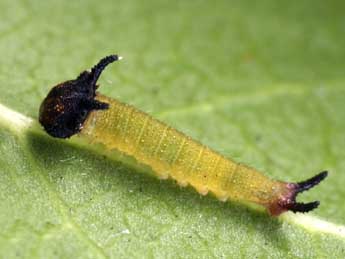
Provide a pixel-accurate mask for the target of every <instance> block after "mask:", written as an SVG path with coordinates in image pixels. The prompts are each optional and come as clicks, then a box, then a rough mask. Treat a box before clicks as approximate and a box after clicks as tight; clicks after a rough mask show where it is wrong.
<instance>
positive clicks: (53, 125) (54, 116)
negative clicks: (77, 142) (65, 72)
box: [39, 55, 121, 138]
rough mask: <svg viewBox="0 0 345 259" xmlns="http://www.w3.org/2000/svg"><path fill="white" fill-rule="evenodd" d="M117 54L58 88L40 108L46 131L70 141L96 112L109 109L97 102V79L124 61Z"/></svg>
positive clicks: (41, 119)
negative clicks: (111, 67) (109, 68)
mask: <svg viewBox="0 0 345 259" xmlns="http://www.w3.org/2000/svg"><path fill="white" fill-rule="evenodd" d="M120 59H121V57H119V56H117V55H110V56H107V57H105V58H103V59H101V60H100V61H99V62H98V64H97V65H95V66H94V67H93V68H92V69H91V71H90V72H89V71H84V72H82V73H81V74H80V75H79V76H78V77H77V78H76V79H74V80H69V81H66V82H63V83H61V84H58V85H56V86H54V87H53V88H52V89H51V90H50V92H49V93H48V95H47V97H46V98H45V99H44V100H43V102H42V104H41V106H40V109H39V122H40V123H41V125H42V126H43V128H44V129H45V131H46V132H47V133H48V134H49V135H51V136H52V137H56V138H69V137H71V136H72V135H74V134H76V133H78V132H79V131H80V130H81V129H82V125H83V123H84V121H85V120H86V118H87V116H88V114H89V113H90V112H91V111H92V110H103V109H107V108H108V104H107V103H103V102H99V101H97V100H95V96H96V89H97V88H98V85H97V84H96V83H97V80H98V78H99V77H100V75H101V73H102V71H103V70H104V68H105V67H106V66H107V65H109V64H110V63H112V62H114V61H116V60H120Z"/></svg>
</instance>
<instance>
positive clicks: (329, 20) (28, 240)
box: [0, 0, 345, 258]
mask: <svg viewBox="0 0 345 259" xmlns="http://www.w3.org/2000/svg"><path fill="white" fill-rule="evenodd" d="M344 7H345V6H344V4H343V1H332V3H329V4H327V5H324V2H323V1H313V4H312V5H310V1H298V3H297V2H296V3H295V4H292V3H290V2H286V3H283V2H279V3H278V2H277V1H273V0H272V1H260V4H253V2H252V1H241V2H235V1H225V0H224V1H216V2H212V1H201V0H200V1H158V0H157V1H155V0H149V1H117V2H116V4H115V3H114V2H113V1H110V0H104V1H101V2H100V1H91V0H89V1H83V2H82V4H81V3H80V2H77V1H65V0H61V1H30V4H28V3H26V2H25V1H14V0H12V1H9V0H5V1H1V3H0V13H1V17H2V22H1V23H0V51H1V55H2V59H1V61H0V62H1V65H0V81H1V86H0V89H1V95H0V102H1V103H2V104H3V105H5V106H0V113H1V115H0V125H1V127H0V229H1V231H0V257H4V258H14V257H18V256H19V257H26V258H71V257H74V258H76V257H80V258H108V257H111V258H141V257H142V256H145V257H164V258H165V257H167V258H176V257H188V258H200V257H201V258H207V257H224V258H238V257H245V258H248V257H257V258H267V257H270V258H296V257H297V258H326V257H329V255H332V257H333V258H343V257H344V254H345V230H344V226H343V225H344V224H345V218H344V215H345V205H344V197H345V190H344V188H343V186H344V182H345V174H343V172H344V171H345V162H344V159H343V158H344V156H345V151H344V148H343V147H344V146H345V137H344V128H345V119H344V118H345V102H344V100H345V86H344V84H345V78H344V60H345V49H344V46H345V36H344V35H345V33H344V28H345V19H344V15H343V10H344ZM111 53H117V54H120V55H122V56H124V60H122V61H121V62H118V63H116V64H114V65H112V66H110V67H109V68H108V69H107V71H106V72H105V73H104V75H103V76H102V78H101V80H100V84H101V88H100V91H101V92H102V93H103V94H106V95H108V96H112V97H114V98H118V99H120V100H122V101H124V102H128V103H131V104H133V105H135V106H137V107H139V108H140V109H142V110H144V111H146V112H149V113H151V114H152V115H153V116H155V117H157V118H160V119H161V120H163V121H165V122H167V123H169V124H170V125H172V126H174V127H176V128H178V129H180V130H182V131H184V132H185V133H187V134H188V135H191V136H192V137H194V138H195V139H197V140H199V141H201V142H203V143H205V144H207V145H209V146H210V147H212V148H214V149H216V150H218V151H220V152H222V153H223V154H225V155H227V156H229V157H232V158H233V159H235V160H237V161H239V162H243V163H246V164H248V165H251V166H253V167H255V168H257V169H259V170H261V171H263V172H265V174H267V175H269V176H270V177H272V178H275V179H279V180H284V181H300V180H304V179H306V178H308V177H310V176H312V175H314V174H315V173H317V172H319V171H321V170H324V169H327V170H329V172H330V176H329V177H328V179H327V180H326V181H325V182H324V183H322V184H321V185H320V186H318V187H317V188H315V189H313V190H311V191H310V192H307V193H306V194H304V195H303V196H301V197H299V198H300V200H305V201H312V200H320V201H321V206H320V207H319V208H318V209H317V210H315V211H314V212H312V213H310V214H308V215H307V216H300V215H297V216H296V215H293V214H286V215H285V216H283V217H280V218H271V217H269V216H268V215H267V214H265V213H264V212H263V211H261V210H260V209H258V208H256V207H254V208H252V207H249V206H246V205H241V204H236V203H231V202H228V203H221V202H219V201H217V200H216V199H214V198H213V197H208V196H207V197H200V196H199V195H198V194H197V193H196V192H194V191H193V190H191V189H189V188H185V189H181V188H180V187H177V186H176V185H175V184H174V183H173V182H170V181H159V180H157V179H155V178H152V177H150V176H147V175H145V174H143V173H141V170H140V168H139V169H133V167H130V166H128V165H127V164H126V163H123V161H115V160H112V159H109V158H108V157H107V156H105V155H104V154H103V153H102V152H101V151H99V150H98V151H95V150H92V149H91V148H88V147H87V146H80V145H77V144H76V142H74V141H73V140H70V141H64V140H54V139H52V138H50V137H48V136H45V135H44V134H43V133H42V131H41V130H40V129H38V128H36V127H34V128H33V129H32V130H30V129H27V128H26V125H28V123H29V121H28V120H26V119H24V120H20V119H18V118H21V116H22V115H20V114H23V115H24V116H26V117H30V118H33V119H34V120H36V119H37V113H38V107H39V105H40V102H41V100H42V99H43V98H44V97H45V95H46V94H47V92H48V91H49V89H50V88H51V87H52V86H53V85H55V84H57V83H59V82H61V81H64V80H67V79H72V78H75V77H76V76H77V75H78V74H79V73H80V72H81V71H82V70H84V69H88V68H90V67H91V66H92V65H93V64H95V63H96V62H97V61H98V60H99V59H100V58H101V57H103V56H105V55H108V54H111ZM6 107H9V108H10V109H12V110H15V111H17V112H19V113H20V114H14V115H13V114H9V113H8V110H7V108H6ZM26 117H24V118H26Z"/></svg>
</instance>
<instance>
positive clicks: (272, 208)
mask: <svg viewBox="0 0 345 259" xmlns="http://www.w3.org/2000/svg"><path fill="white" fill-rule="evenodd" d="M327 175H328V172H327V171H323V172H321V173H319V174H317V175H315V176H314V177H312V178H310V179H307V180H305V181H302V182H298V183H285V185H286V186H285V187H286V190H287V191H286V192H285V193H283V194H282V195H280V196H279V197H278V199H276V200H274V201H273V202H271V203H270V204H268V205H267V210H268V211H269V213H270V214H271V215H272V216H279V215H280V214H281V213H283V212H285V211H292V212H294V213H296V212H302V213H306V212H309V211H312V210H314V209H316V208H317V207H318V206H319V205H320V202H319V201H313V202H308V203H302V202H297V201H296V197H297V195H298V194H299V193H301V192H304V191H307V190H309V189H311V188H313V187H314V186H315V185H318V184H319V183H320V182H321V181H322V180H324V179H325V178H326V177H327Z"/></svg>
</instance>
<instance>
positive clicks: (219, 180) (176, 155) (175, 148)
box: [81, 95, 286, 207]
mask: <svg viewBox="0 0 345 259" xmlns="http://www.w3.org/2000/svg"><path fill="white" fill-rule="evenodd" d="M96 99H97V100H99V101H102V102H105V103H108V104H109V109H106V110H102V111H93V112H91V113H90V115H89V116H88V118H87V120H86V121H85V123H84V125H83V129H82V131H81V134H84V135H89V136H90V139H91V140H92V141H93V142H94V143H101V144H103V145H105V146H106V148H107V149H110V150H112V149H116V150H118V151H120V152H122V153H124V154H126V155H128V156H132V157H134V158H135V159H136V160H137V161H138V162H139V163H141V164H145V165H148V166H150V167H151V168H152V171H153V172H154V173H155V174H156V175H157V176H158V177H159V178H161V179H166V178H172V179H174V180H176V181H177V182H178V183H179V184H180V185H181V186H186V185H188V184H189V185H191V186H193V187H194V188H195V189H196V190H197V191H198V192H199V193H200V194H202V195H206V194H207V193H208V192H211V193H213V194H214V195H215V196H216V197H217V198H218V199H220V200H222V201H225V200H227V199H232V200H240V201H249V202H255V203H258V204H261V205H264V206H266V207H268V206H269V205H270V204H272V203H273V202H274V201H276V200H277V199H278V198H279V195H282V194H284V193H285V192H286V190H285V185H284V184H283V183H282V182H279V181H273V180H271V179H269V178H267V177H265V176H264V175H263V174H261V173H260V172H258V171H256V170H254V169H252V168H250V167H248V166H246V165H244V164H240V163H236V162H234V161H232V160H231V159H228V158H226V157H224V156H223V155H221V154H219V153H217V152H215V151H213V150H212V149H210V148H208V147H207V146H204V145H202V144H200V143H199V142H197V141H195V140H193V139H191V138H190V137H188V136H186V135H185V134H183V133H181V132H179V131H177V130H176V129H174V128H172V127H169V126H167V125H166V124H165V123H163V122H160V121H158V120H156V119H154V118H152V117H151V116H150V115H148V114H146V113H144V112H142V111H139V110H138V109H136V108H135V107H133V106H131V105H128V104H125V103H121V102H119V101H117V100H114V99H111V98H108V97H105V96H102V95H97V97H96Z"/></svg>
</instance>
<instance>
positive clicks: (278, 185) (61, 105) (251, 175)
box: [39, 55, 327, 216]
mask: <svg viewBox="0 0 345 259" xmlns="http://www.w3.org/2000/svg"><path fill="white" fill-rule="evenodd" d="M119 59H121V57H118V56H117V55H111V56H107V57H105V58H103V59H101V60H100V62H99V63H98V64H97V65H96V66H94V67H93V68H92V69H91V71H90V72H88V71H84V72H82V73H81V74H80V75H79V76H78V77H77V79H75V80H70V81H66V82H64V83H61V84H59V85H57V86H55V87H53V88H52V89H51V91H50V92H49V94H48V95H47V97H46V98H45V99H44V100H43V102H42V104H41V107H40V114H39V121H40V123H41V124H42V126H43V127H44V129H45V130H46V132H47V133H48V134H49V135H51V136H53V137H57V138H69V137H71V136H73V135H74V134H79V135H83V136H84V137H87V138H88V139H90V140H91V141H92V142H93V143H101V144H103V145H104V146H105V147H106V148H108V149H109V150H112V149H116V150H118V151H120V152H122V153H124V154H126V155H128V156H132V157H134V158H135V159H136V160H137V161H138V162H139V163H141V164H145V165H148V166H150V167H151V168H152V171H153V172H155V174H156V175H157V176H158V177H159V178H161V179H167V178H172V179H174V180H176V181H177V183H178V184H179V185H181V186H186V185H191V186H193V187H194V188H195V189H196V190H197V191H198V192H199V193H200V194H202V195H206V194H207V193H208V192H211V193H213V194H214V195H215V196H216V197H217V198H218V199H219V200H222V201H226V200H228V199H230V200H238V201H246V202H253V203H257V204H260V205H262V206H264V207H266V208H267V210H268V211H269V213H270V214H271V215H275V216H277V215H279V214H281V213H283V212H285V211H288V210H290V211H293V212H308V211H311V210H313V209H315V208H316V207H318V205H319V202H318V201H314V202H310V203H299V202H296V196H297V194H298V193H300V192H303V191H305V190H308V189H310V188H312V187H313V186H315V185H317V184H318V183H319V182H320V181H322V180H323V179H324V178H325V177H326V176H327V171H323V172H321V173H319V174H318V175H316V176H314V177H312V178H310V179H308V180H306V181H303V182H299V183H286V182H281V181H274V180H271V179H269V178H267V177H266V176H264V175H263V174H261V173H260V172H258V171H257V170H255V169H253V168H250V167H248V166H246V165H244V164H239V163H236V162H234V161H232V160H231V159H229V158H226V157H224V156H223V155H221V154H219V153H217V152H215V151H213V150H212V149H210V148H208V147H207V146H204V145H202V144H200V143H199V142H197V141H195V140H193V139H192V138H190V137H188V136H186V135H185V134H183V133H181V132H179V131H178V130H176V129H174V128H172V127H169V126H168V125H166V124H164V123H162V122H160V121H158V120H156V119H154V118H152V117H151V116H150V115H148V114H146V113H144V112H142V111H140V110H138V109H136V108H135V107H133V106H131V105H128V104H125V103H122V102H119V101H117V100H115V99H112V98H109V97H106V96H103V95H101V94H98V93H96V89H97V88H98V85H97V84H96V82H97V80H98V78H99V76H100V75H101V73H102V71H103V70H104V68H105V67H106V66H107V65H108V64H110V63H112V62H114V61H116V60H119Z"/></svg>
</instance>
